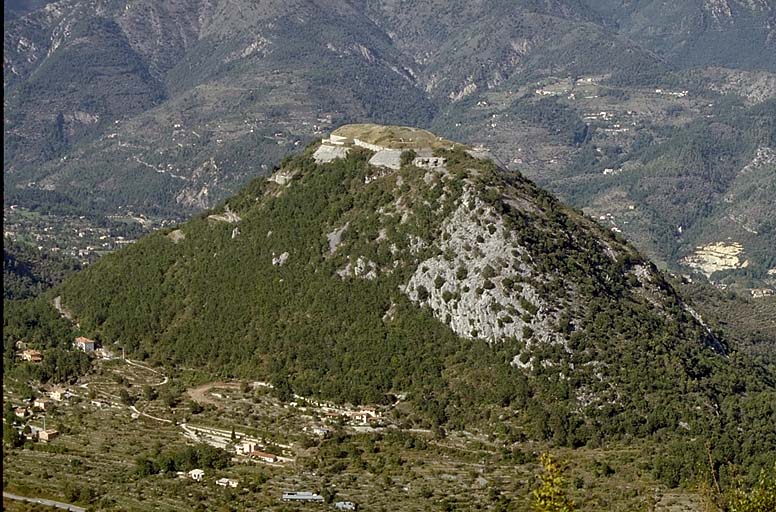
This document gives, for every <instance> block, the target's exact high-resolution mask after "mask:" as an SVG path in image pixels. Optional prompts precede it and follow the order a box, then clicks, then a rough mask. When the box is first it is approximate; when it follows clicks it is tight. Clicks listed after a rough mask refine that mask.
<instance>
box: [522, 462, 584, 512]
mask: <svg viewBox="0 0 776 512" xmlns="http://www.w3.org/2000/svg"><path fill="white" fill-rule="evenodd" d="M539 460H540V461H541V463H542V472H541V474H540V475H539V487H537V488H536V489H534V490H533V492H532V493H531V495H532V499H531V510H533V511H534V512H574V511H575V510H576V507H575V506H574V502H573V501H571V499H570V498H569V497H568V496H566V491H565V481H564V478H563V472H564V471H565V469H566V462H565V461H558V460H556V459H555V458H553V457H552V455H550V454H548V453H543V454H542V455H541V456H540V458H539Z"/></svg>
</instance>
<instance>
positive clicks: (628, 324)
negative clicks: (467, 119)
mask: <svg viewBox="0 0 776 512" xmlns="http://www.w3.org/2000/svg"><path fill="white" fill-rule="evenodd" d="M314 149H315V145H314V146H311V147H309V148H308V149H307V150H306V151H305V153H304V154H302V155H299V156H296V157H293V158H288V159H286V160H285V161H284V162H283V165H282V166H281V168H280V169H279V170H278V171H277V172H276V174H275V175H273V177H272V179H270V180H268V179H264V178H258V179H256V180H254V181H252V182H251V183H250V184H249V185H248V186H246V187H245V188H244V189H243V190H242V191H241V192H240V193H239V194H238V195H237V196H235V197H233V198H230V199H228V200H227V201H226V202H225V203H223V204H222V205H221V206H219V207H218V208H216V209H215V210H212V211H209V212H206V213H203V214H202V215H200V216H198V217H197V218H196V219H193V220H192V221H190V222H188V223H186V224H184V225H182V226H180V227H179V228H177V229H174V230H163V231H161V232H157V233H155V234H153V235H150V236H148V237H146V238H144V239H143V240H141V241H140V242H139V243H137V244H134V245H133V246H131V247H128V248H127V249H125V250H123V251H121V252H118V253H114V254H111V255H108V256H106V257H104V258H102V259H101V260H100V261H99V262H98V263H97V264H95V265H93V266H91V267H90V268H88V269H86V270H85V271H83V272H81V273H79V274H78V275H76V276H74V277H72V278H70V279H68V280H67V281H66V282H65V283H64V284H63V285H62V286H61V287H59V288H57V289H56V290H55V291H54V292H52V294H51V296H53V294H61V296H62V301H63V303H64V304H65V306H66V307H67V308H68V309H69V310H70V311H71V312H72V313H73V315H74V316H75V318H77V320H78V322H79V323H80V326H81V329H82V330H83V331H84V332H87V333H89V334H90V335H92V336H96V337H97V338H98V339H100V340H101V341H102V342H103V343H104V344H107V345H112V344H114V343H116V344H118V345H120V346H122V347H124V348H126V350H127V353H128V354H133V355H135V356H139V357H143V358H147V359H148V360H149V361H151V362H154V363H157V364H162V365H165V366H169V367H176V366H182V365H183V366H195V367H198V368H203V369H207V370H208V371H209V372H211V373H213V374H214V375H220V376H224V377H246V378H255V379H268V380H270V381H271V382H273V384H274V385H275V387H276V389H278V390H280V392H281V393H286V395H285V396H291V395H290V393H292V392H295V393H298V394H300V395H304V396H320V397H325V398H329V399H334V400H337V401H343V402H352V403H370V402H371V403H391V402H392V401H394V400H396V399H397V398H396V397H398V396H402V397H405V398H406V400H407V401H408V402H409V403H410V404H412V409H413V411H414V412H413V413H412V414H411V415H410V416H409V417H408V418H407V421H408V422H409V423H410V424H416V425H424V426H431V425H444V426H445V427H447V428H452V429H463V428H470V427H471V426H472V425H476V424H479V425H490V426H489V427H487V428H496V429H497V430H499V431H502V432H511V434H509V435H512V436H516V437H515V439H518V438H520V437H521V436H525V435H527V436H529V437H531V438H537V439H549V440H552V441H553V442H554V443H558V444H560V445H569V446H579V445H582V444H586V443H587V444H589V443H592V444H593V445H595V444H597V443H602V442H604V441H605V440H606V439H613V438H623V439H627V438H631V437H634V436H635V437H649V438H652V437H657V438H660V439H666V440H669V439H674V438H675V437H676V436H677V435H678V434H681V433H683V432H687V435H688V436H689V435H692V436H700V437H696V439H698V440H701V439H706V440H713V441H712V442H713V444H714V446H715V452H714V457H715V461H717V462H715V464H722V463H723V462H724V461H731V462H735V463H739V464H744V465H746V466H747V467H751V468H755V467H760V466H761V465H763V464H766V463H767V461H768V460H769V455H767V450H766V451H763V450H762V447H763V446H776V445H775V444H774V443H775V442H776V440H774V438H773V432H772V431H771V429H769V428H768V427H767V426H766V425H767V423H768V420H767V418H769V417H771V416H772V414H773V410H772V404H773V396H774V389H773V386H774V382H773V375H772V372H771V371H769V370H766V369H765V368H763V367H759V366H757V365H755V364H754V363H752V362H751V361H750V360H749V359H748V358H747V357H746V356H743V355H742V354H739V353H737V352H735V351H732V350H731V348H730V347H727V346H726V345H725V343H724V341H722V340H719V339H717V338H715V337H714V336H712V335H711V333H710V332H708V331H707V330H706V328H705V327H703V326H702V325H701V324H700V323H699V322H698V321H697V320H696V319H695V318H694V313H693V312H692V311H691V310H689V309H688V308H687V307H686V306H685V304H684V302H683V301H682V299H681V298H680V297H679V295H678V294H677V293H676V292H675V291H674V289H673V288H672V287H671V286H670V285H669V284H668V283H667V282H666V281H665V280H664V279H663V277H662V276H661V274H660V273H659V272H657V271H656V269H655V268H654V267H653V266H651V265H650V264H649V263H647V262H645V260H643V259H642V258H641V257H640V256H639V255H638V253H637V252H636V251H635V249H633V248H632V247H631V246H629V245H627V244H626V243H625V242H624V240H622V239H621V238H620V237H618V236H617V235H615V234H613V233H612V232H611V231H610V230H608V229H605V228H602V227H600V226H598V225H597V224H595V223H594V222H592V221H591V220H589V219H588V218H586V217H584V216H583V215H582V214H581V213H579V212H577V211H575V210H573V209H570V208H568V207H565V206H563V205H562V204H561V203H559V202H558V201H557V200H556V199H554V198H553V197H552V196H551V195H549V194H547V193H546V192H543V191H541V190H540V189H538V188H537V187H535V186H534V185H533V184H532V183H531V182H530V181H528V180H526V179H524V178H522V177H520V176H517V175H515V174H514V173H505V172H504V171H503V170H501V169H499V168H498V167H497V166H496V165H494V164H493V163H492V162H491V161H487V160H477V159H474V158H471V157H469V156H468V155H467V154H466V153H465V152H464V151H463V150H462V149H457V150H453V151H443V150H438V151H437V152H436V154H437V156H440V157H443V158H446V164H445V167H444V168H435V169H420V168H417V167H415V166H413V165H410V164H405V165H404V166H403V167H402V168H401V170H399V171H396V172H387V171H386V170H385V169H381V168H375V167H372V166H370V165H369V164H368V163H367V161H368V159H369V158H370V157H371V154H372V152H371V151H367V150H362V149H358V148H354V149H352V150H351V152H350V153H349V155H348V157H347V158H346V159H340V160H334V161H332V162H331V163H328V164H321V165H318V164H315V162H314V161H313V160H312V158H311V155H312V153H313V151H314ZM713 411H718V413H719V414H715V413H714V412H713ZM496 418H498V421H496ZM742 424H745V425H748V427H747V428H745V429H743V431H741V430H739V429H738V428H737V426H739V425H742ZM522 429H525V430H522ZM521 432H522V433H521ZM682 435H683V434H682ZM680 437H681V436H680ZM664 446H665V447H666V453H665V454H664V456H665V457H666V458H665V459H661V460H663V463H664V464H665V465H664V466H660V468H661V469H660V470H659V471H658V470H656V471H657V473H658V474H659V475H660V477H661V478H666V479H669V480H671V479H676V480H675V482H678V481H679V480H681V479H684V478H688V477H690V475H692V474H695V473H694V472H695V471H696V469H697V467H696V466H695V461H698V460H702V459H701V457H702V456H704V453H705V448H704V447H703V444H702V442H701V441H696V442H695V443H692V444H691V445H686V444H683V443H679V444H670V443H667V444H665V445H664ZM688 446H690V447H688ZM717 446H718V448H717ZM733 447H737V448H736V449H733ZM771 453H772V452H771Z"/></svg>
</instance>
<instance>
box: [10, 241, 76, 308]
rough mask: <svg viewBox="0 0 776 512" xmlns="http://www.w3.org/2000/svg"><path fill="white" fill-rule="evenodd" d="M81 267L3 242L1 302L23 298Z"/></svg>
mask: <svg viewBox="0 0 776 512" xmlns="http://www.w3.org/2000/svg"><path fill="white" fill-rule="evenodd" d="M80 268H81V264H80V263H79V262H78V261H77V260H74V259H72V258H69V257H67V256H64V255H58V254H54V253H51V252H43V251H39V250H38V249H36V248H35V247H32V246H29V245H25V244H21V243H17V242H14V241H12V240H10V239H8V238H5V239H4V240H3V299H11V300H14V299H27V298H30V297H34V296H35V295H38V294H40V293H41V292H43V291H44V290H47V289H48V288H50V287H52V286H54V285H56V284H59V283H60V282H61V281H62V280H63V279H64V278H65V277H66V276H67V275H69V274H71V273H73V272H75V271H76V270H78V269H80Z"/></svg>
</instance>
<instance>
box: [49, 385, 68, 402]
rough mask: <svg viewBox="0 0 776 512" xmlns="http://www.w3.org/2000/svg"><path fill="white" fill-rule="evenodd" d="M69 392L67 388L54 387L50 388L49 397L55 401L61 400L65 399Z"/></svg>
mask: <svg viewBox="0 0 776 512" xmlns="http://www.w3.org/2000/svg"><path fill="white" fill-rule="evenodd" d="M70 395H71V393H69V392H68V391H67V390H64V389H62V388H56V389H52V390H51V392H49V398H51V399H52V400H54V401H56V402H61V401H62V400H67V399H68V398H70Z"/></svg>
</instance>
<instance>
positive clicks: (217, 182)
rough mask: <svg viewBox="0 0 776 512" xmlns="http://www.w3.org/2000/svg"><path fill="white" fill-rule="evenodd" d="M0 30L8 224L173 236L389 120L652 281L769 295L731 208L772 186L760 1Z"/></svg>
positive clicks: (757, 229)
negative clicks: (568, 224)
mask: <svg viewBox="0 0 776 512" xmlns="http://www.w3.org/2000/svg"><path fill="white" fill-rule="evenodd" d="M5 11H6V12H7V13H8V14H9V16H7V17H6V21H5V23H4V29H5V34H4V41H5V44H4V50H3V51H4V92H5V101H4V105H5V122H4V132H5V142H4V155H5V156H4V183H5V185H6V187H5V193H4V203H5V204H6V205H9V204H14V203H15V204H19V205H21V206H25V205H26V204H32V203H35V204H37V203H38V202H39V198H40V196H41V194H42V193H45V194H49V195H48V197H49V199H50V200H51V201H65V202H68V203H69V204H70V203H74V204H77V205H78V206H79V208H81V209H82V210H84V211H88V212H90V213H99V214H116V213H122V212H127V211H133V212H141V213H143V214H145V215H152V216H163V217H167V218H179V219H181V218H184V217H186V216H188V215H190V214H192V213H194V212H196V211H200V210H201V209H203V208H207V207H212V206H213V205H215V204H217V203H218V202H219V201H220V200H222V199H224V198H225V197H227V196H229V195H230V194H232V193H234V192H235V191H236V190H237V189H238V187H239V186H240V185H241V184H244V183H245V182H246V181H247V180H249V179H250V178H251V177H252V176H255V175H258V174H266V173H268V172H269V171H270V168H271V166H272V165H273V163H274V162H276V161H277V160H278V159H279V158H281V157H282V156H283V155H285V154H288V153H289V152H292V151H293V150H294V149H298V148H299V147H302V146H304V145H305V144H307V143H308V142H309V141H311V140H312V139H314V138H315V137H317V136H319V135H320V134H321V133H323V131H325V130H328V129H330V128H332V127H336V126H338V125H340V124H342V123H345V122H354V121H359V122H362V121H376V122H387V123H403V124H412V125H419V126H424V127H433V129H434V130H435V131H436V132H438V133H440V134H442V135H445V136H448V137H451V138H455V139H456V140H462V141H465V142H467V143H470V144H472V145H483V146H485V147H487V148H489V149H490V150H491V153H492V154H493V155H494V156H496V157H498V158H499V159H500V160H502V161H503V162H505V165H506V166H507V167H509V168H510V169H513V170H517V171H520V172H522V173H523V174H525V175H527V176H530V177H531V178H533V179H535V180H536V181H537V182H538V183H539V184H541V185H542V186H545V187H547V188H549V189H550V190H552V191H554V192H556V193H558V194H559V195H560V196H561V198H562V199H564V200H566V201H570V202H572V204H574V206H576V207H580V208H584V209H585V211H586V212H588V213H590V214H592V215H595V216H596V217H603V218H605V219H606V222H609V223H612V224H613V227H616V228H617V229H619V230H621V231H623V233H624V234H625V235H626V236H627V237H628V238H629V239H631V240H633V241H634V242H635V243H636V244H637V245H638V246H639V248H640V249H641V250H643V251H644V252H645V253H646V254H647V255H649V256H650V257H651V258H652V259H653V260H654V261H656V262H657V263H659V264H660V265H661V266H662V265H665V266H666V267H668V268H670V269H672V270H674V271H677V272H682V273H688V272H691V271H695V272H697V275H698V276H700V275H701V274H704V275H706V276H707V277H708V278H710V279H712V280H714V281H716V282H724V283H726V284H731V285H736V286H739V287H741V288H751V287H760V286H773V280H774V276H775V275H776V274H773V273H771V274H768V271H769V270H772V269H774V268H775V267H776V263H774V261H773V259H772V258H770V257H769V254H774V253H776V247H774V246H773V240H774V236H773V232H772V227H771V224H770V222H769V221H768V219H767V218H763V216H762V213H761V212H763V211H767V209H768V205H767V199H766V198H767V197H768V194H767V192H765V193H763V194H758V193H755V194H749V193H748V192H747V191H749V190H755V189H764V190H766V191H767V190H770V189H771V188H772V187H773V186H774V180H775V179H776V178H774V175H776V173H774V172H773V170H774V163H773V160H772V159H769V158H763V157H762V156H758V155H766V156H767V155H771V154H772V151H773V150H774V135H773V133H774V127H773V122H772V119H773V104H772V101H773V98H774V97H775V96H776V92H775V91H776V75H774V72H776V63H775V62H774V59H776V57H774V56H775V55H776V39H775V35H774V26H776V25H775V22H774V16H775V13H774V8H773V6H772V4H771V3H769V2H767V1H765V0H755V1H746V2H745V1H742V0H714V1H709V0H692V1H687V2H676V3H674V4H672V5H670V6H667V4H665V3H664V2H656V1H639V2H631V1H622V0H606V1H596V2H593V1H587V0H551V1H535V0H520V1H506V0H504V1H501V0H499V1H489V2H479V1H478V2H469V1H452V2H448V1H430V2H427V1H424V2H416V1H409V2H407V1H403V2H396V1H389V0H365V1H355V0H354V1H350V2H322V1H312V0H294V1H276V0H267V1H262V2H259V3H256V2H247V1H244V0H219V1H215V2H210V1H200V0H174V1H169V2H163V3H159V2H154V1H150V0H142V1H133V2H127V1H125V0H61V1H59V2H31V3H28V4H25V5H22V4H20V3H10V4H7V5H6V7H5ZM769 100H770V102H769ZM720 142H722V143H720ZM685 145H689V146H690V147H691V148H692V149H689V150H685V149H682V148H684V147H685ZM753 163H754V164H753ZM745 169H749V171H745ZM752 169H754V170H753V171H752ZM685 205H688V208H687V209H686V211H684V210H685V208H684V206H685ZM718 244H723V246H724V247H723V253H725V255H724V257H723V258H722V260H723V261H724V262H725V263H724V264H722V265H716V264H715V263H714V262H715V261H717V260H719V258H717V259H715V258H716V257H715V256H714V254H716V252H715V251H716V250H717V247H718ZM739 246H740V248H739ZM698 248H701V249H698ZM709 254H712V256H709ZM709 262H711V263H709Z"/></svg>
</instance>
